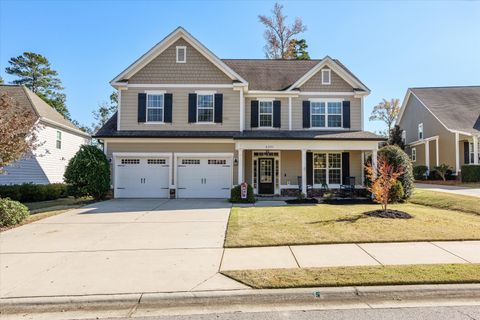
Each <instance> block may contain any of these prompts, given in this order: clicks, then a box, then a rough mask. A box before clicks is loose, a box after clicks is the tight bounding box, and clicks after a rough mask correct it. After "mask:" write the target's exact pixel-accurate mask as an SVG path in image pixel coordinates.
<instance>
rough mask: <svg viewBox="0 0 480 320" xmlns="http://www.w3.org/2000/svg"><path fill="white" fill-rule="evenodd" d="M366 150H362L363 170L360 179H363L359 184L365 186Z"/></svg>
mask: <svg viewBox="0 0 480 320" xmlns="http://www.w3.org/2000/svg"><path fill="white" fill-rule="evenodd" d="M364 166H365V152H363V151H362V155H361V156H360V168H361V170H362V172H361V173H360V179H362V181H360V183H359V185H361V186H363V184H364V182H365V168H364Z"/></svg>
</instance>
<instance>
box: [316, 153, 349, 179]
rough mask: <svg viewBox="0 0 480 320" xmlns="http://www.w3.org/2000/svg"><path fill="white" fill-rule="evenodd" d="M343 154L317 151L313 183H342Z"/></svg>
mask: <svg viewBox="0 0 480 320" xmlns="http://www.w3.org/2000/svg"><path fill="white" fill-rule="evenodd" d="M341 182H342V156H341V154H340V153H315V154H314V155H313V183H314V184H324V183H325V184H341Z"/></svg>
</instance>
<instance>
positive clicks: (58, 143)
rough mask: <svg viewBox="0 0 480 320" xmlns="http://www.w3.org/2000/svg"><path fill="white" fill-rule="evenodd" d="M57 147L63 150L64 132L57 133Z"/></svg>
mask: <svg viewBox="0 0 480 320" xmlns="http://www.w3.org/2000/svg"><path fill="white" fill-rule="evenodd" d="M55 147H56V148H57V149H62V132H61V131H57V139H56V140H55Z"/></svg>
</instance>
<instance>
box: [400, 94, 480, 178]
mask: <svg viewBox="0 0 480 320" xmlns="http://www.w3.org/2000/svg"><path fill="white" fill-rule="evenodd" d="M397 125H399V126H400V128H401V129H402V130H403V131H402V134H403V140H404V141H405V145H406V152H407V153H409V154H410V157H411V159H412V162H413V165H414V166H415V165H417V166H418V165H424V166H427V168H428V169H430V170H431V169H433V168H434V167H435V166H438V165H440V164H447V165H448V166H450V167H451V168H452V169H453V171H454V173H455V174H457V175H458V174H459V173H460V171H461V166H462V165H465V164H467V165H468V164H479V163H480V139H479V138H480V86H463V87H427V88H410V89H408V90H407V93H406V95H405V99H404V100H403V105H402V108H401V109H400V114H399V117H398V119H397Z"/></svg>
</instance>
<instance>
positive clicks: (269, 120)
mask: <svg viewBox="0 0 480 320" xmlns="http://www.w3.org/2000/svg"><path fill="white" fill-rule="evenodd" d="M258 124H259V127H264V128H271V127H272V126H273V101H259V102H258Z"/></svg>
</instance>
